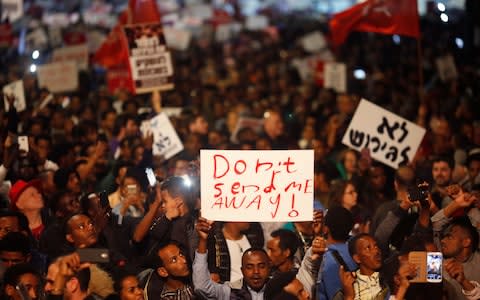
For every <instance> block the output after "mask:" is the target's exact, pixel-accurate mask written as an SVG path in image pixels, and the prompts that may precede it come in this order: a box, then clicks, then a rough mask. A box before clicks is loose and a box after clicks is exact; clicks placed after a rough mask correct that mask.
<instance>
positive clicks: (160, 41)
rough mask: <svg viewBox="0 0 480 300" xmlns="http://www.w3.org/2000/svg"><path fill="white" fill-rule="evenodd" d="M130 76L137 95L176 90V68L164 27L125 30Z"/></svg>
mask: <svg viewBox="0 0 480 300" xmlns="http://www.w3.org/2000/svg"><path fill="white" fill-rule="evenodd" d="M124 31H125V35H126V36H127V41H128V50H129V61H130V72H131V74H132V79H133V81H134V84H135V92H136V93H137V94H142V93H150V92H152V91H165V90H170V89H173V78H172V75H173V66H172V59H171V56H170V52H168V51H167V47H166V44H165V39H164V36H163V30H162V25H161V24H135V25H129V26H125V27H124Z"/></svg>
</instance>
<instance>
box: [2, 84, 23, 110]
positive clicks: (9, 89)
mask: <svg viewBox="0 0 480 300" xmlns="http://www.w3.org/2000/svg"><path fill="white" fill-rule="evenodd" d="M3 93H4V94H5V95H11V94H13V95H14V96H15V102H13V106H15V109H16V110H17V112H21V111H24V110H25V109H26V108H27V103H26V101H25V91H24V89H23V80H17V81H14V82H12V83H9V84H7V85H5V86H4V87H3ZM4 98H5V99H4V100H3V101H4V104H5V111H9V110H10V105H9V104H8V101H7V99H6V97H4Z"/></svg>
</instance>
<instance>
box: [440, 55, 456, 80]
mask: <svg viewBox="0 0 480 300" xmlns="http://www.w3.org/2000/svg"><path fill="white" fill-rule="evenodd" d="M435 63H436V65H437V70H438V76H440V79H441V80H442V81H449V80H452V79H456V78H457V77H458V72H457V66H456V65H455V60H454V59H453V56H452V55H445V56H442V57H439V58H437V59H436V60H435Z"/></svg>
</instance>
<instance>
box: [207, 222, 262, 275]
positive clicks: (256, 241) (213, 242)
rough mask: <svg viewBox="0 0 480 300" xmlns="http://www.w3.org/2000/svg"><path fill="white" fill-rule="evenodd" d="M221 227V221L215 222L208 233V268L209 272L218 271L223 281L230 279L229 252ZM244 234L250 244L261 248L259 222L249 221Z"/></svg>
mask: <svg viewBox="0 0 480 300" xmlns="http://www.w3.org/2000/svg"><path fill="white" fill-rule="evenodd" d="M222 228H223V224H222V223H215V228H214V229H213V231H212V233H213V234H209V235H208V246H207V247H208V269H209V270H210V272H211V273H218V274H219V276H220V281H221V282H225V281H230V254H229V252H228V246H227V242H226V240H225V237H224V235H223V232H222ZM245 235H246V237H247V239H248V241H249V243H250V246H252V247H256V248H263V243H264V237H263V231H262V227H261V226H260V224H258V223H251V224H250V228H249V229H248V231H247V232H245ZM245 250H246V249H245Z"/></svg>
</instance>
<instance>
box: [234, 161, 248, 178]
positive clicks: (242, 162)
mask: <svg viewBox="0 0 480 300" xmlns="http://www.w3.org/2000/svg"><path fill="white" fill-rule="evenodd" d="M239 163H241V164H242V165H243V171H240V170H239V169H238V168H237V166H238V164H239ZM246 169H247V163H246V162H245V161H244V160H237V162H236V163H235V166H234V170H235V173H237V175H241V174H243V173H244V172H245V170H246Z"/></svg>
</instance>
